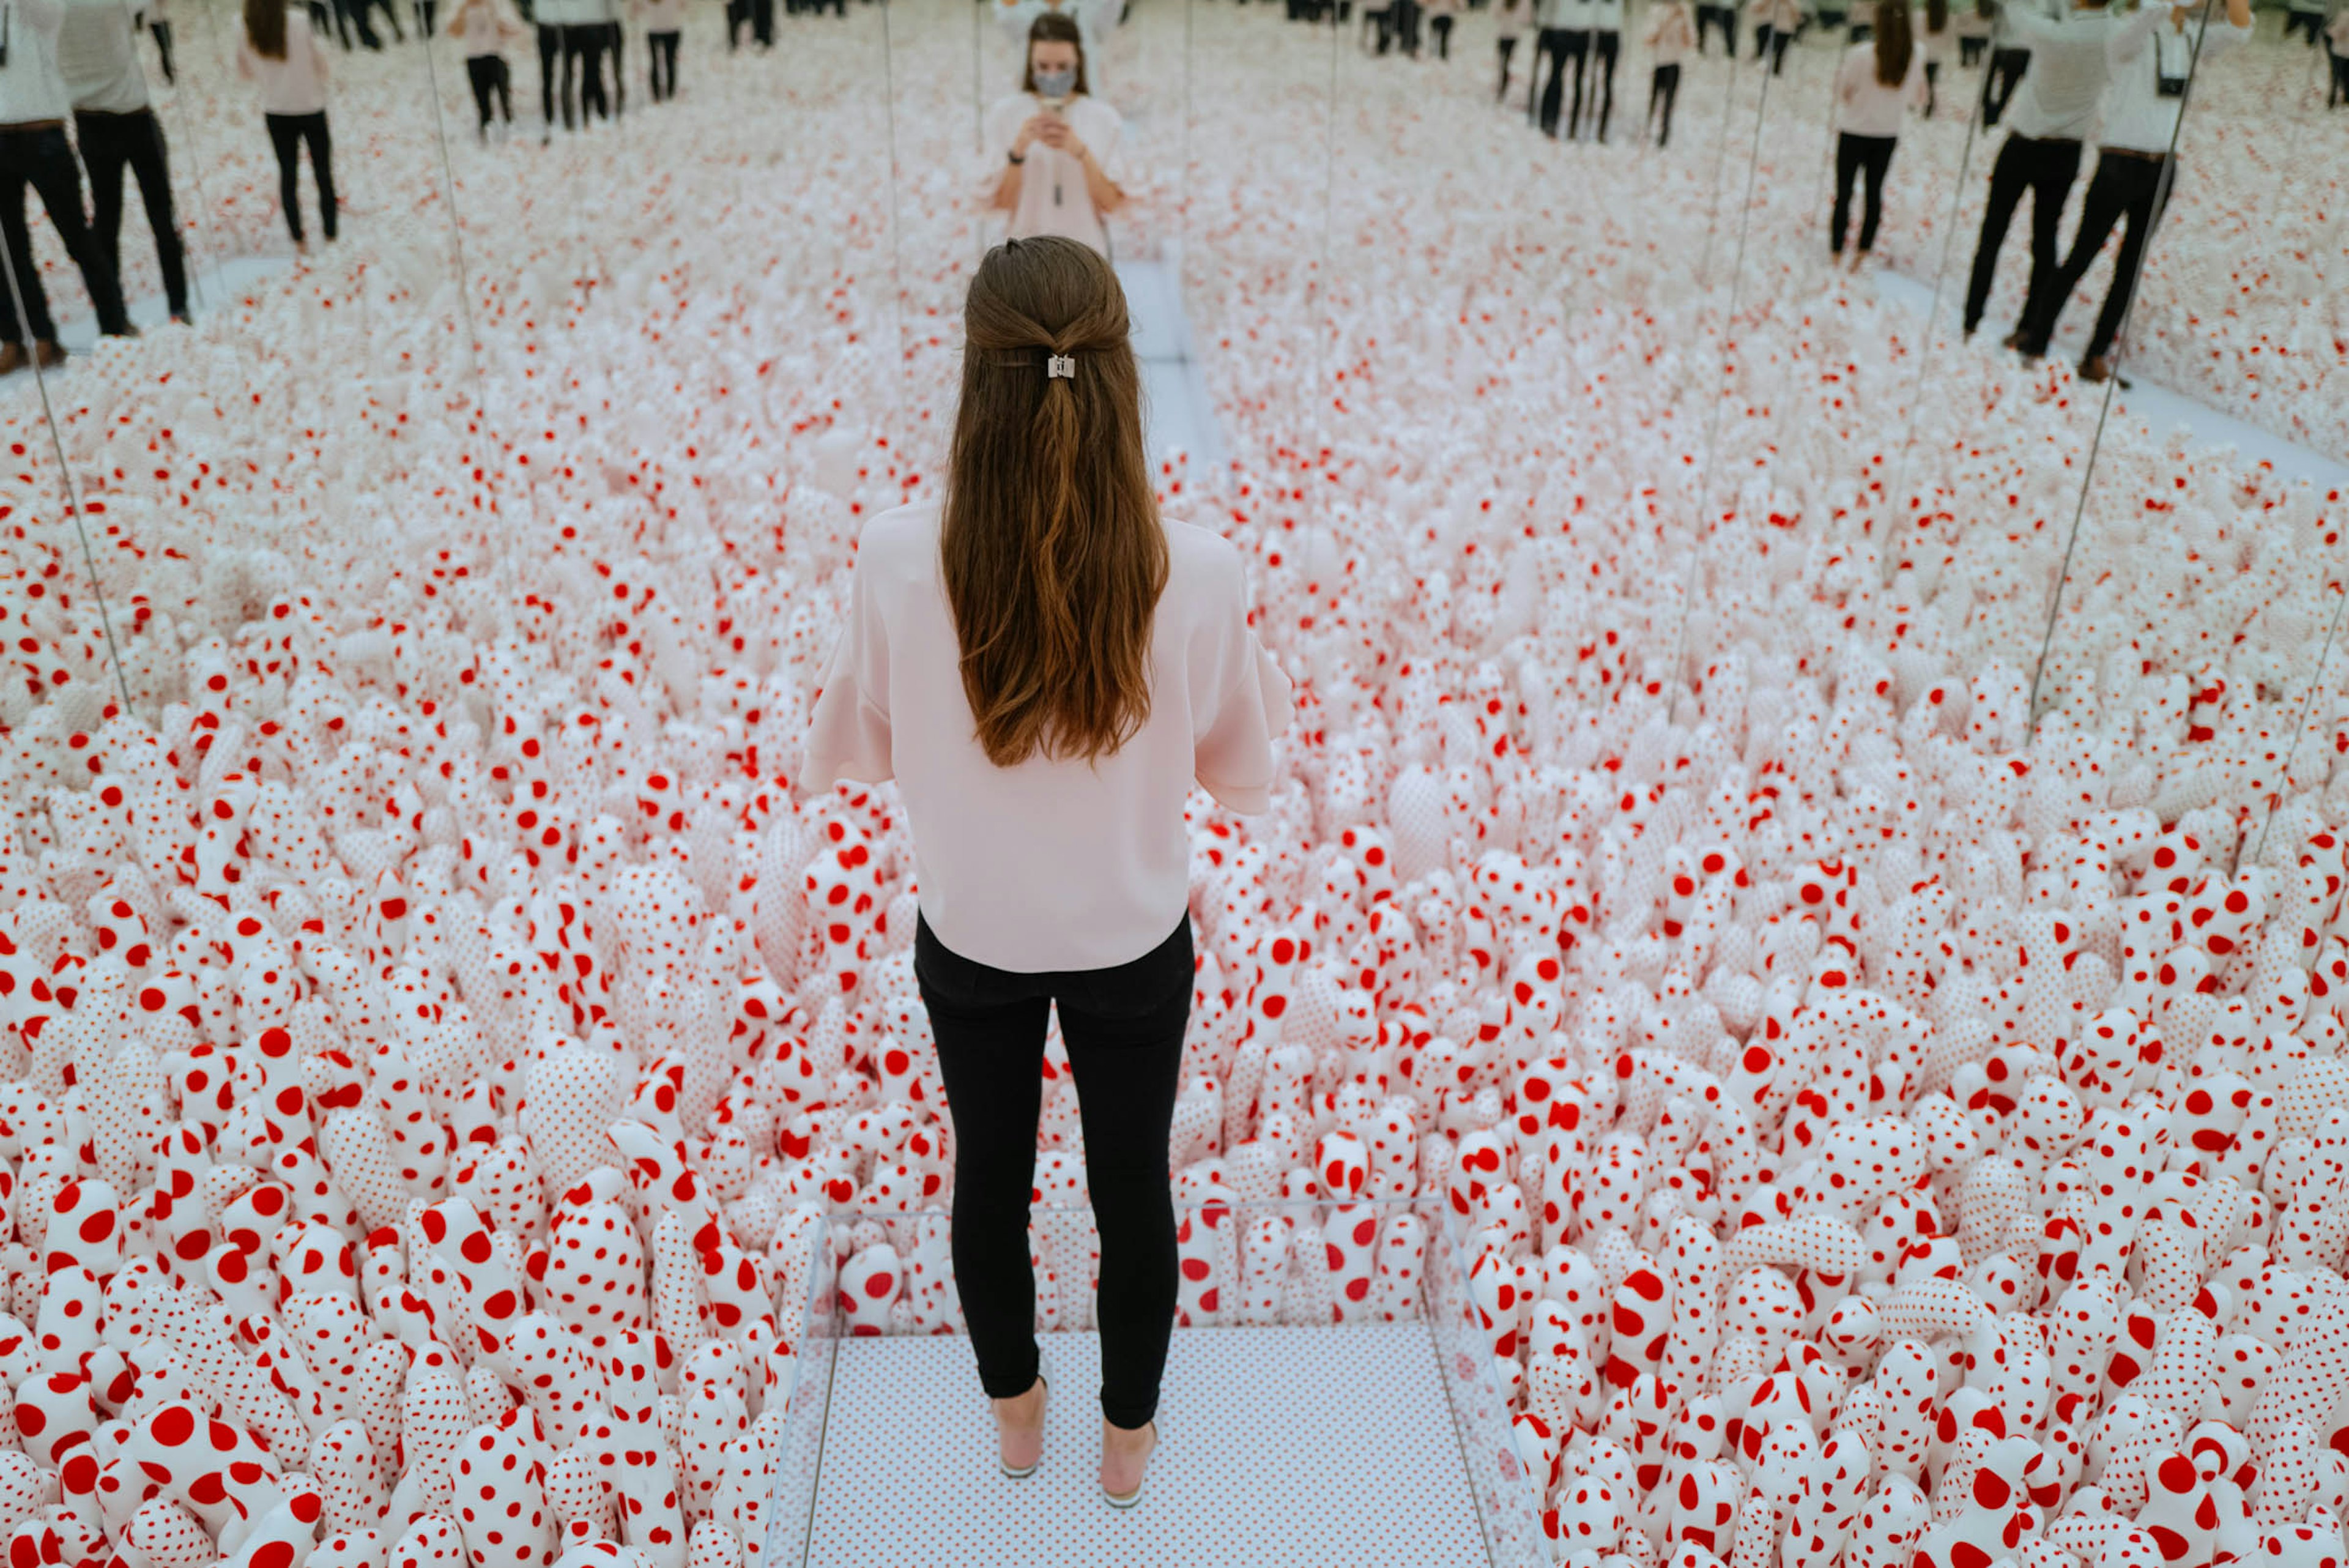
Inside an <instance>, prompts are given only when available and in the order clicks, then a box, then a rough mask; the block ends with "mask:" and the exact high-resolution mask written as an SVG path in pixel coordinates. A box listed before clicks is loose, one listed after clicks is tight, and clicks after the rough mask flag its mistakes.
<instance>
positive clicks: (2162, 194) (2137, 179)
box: [2023, 147, 2178, 359]
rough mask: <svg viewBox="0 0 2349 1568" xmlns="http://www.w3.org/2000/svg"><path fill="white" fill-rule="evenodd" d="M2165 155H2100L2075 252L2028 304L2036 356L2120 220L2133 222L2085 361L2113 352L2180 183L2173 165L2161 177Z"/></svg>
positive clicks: (2029, 340)
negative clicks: (2150, 244)
mask: <svg viewBox="0 0 2349 1568" xmlns="http://www.w3.org/2000/svg"><path fill="white" fill-rule="evenodd" d="M2165 161H2166V160H2164V159H2160V158H2155V157H2149V156H2146V155H2143V154H2139V153H2134V152H2127V151H2120V150H2118V149H2116V148H2111V147H2107V148H2105V149H2104V150H2103V151H2100V152H2098V153H2097V154H2096V172H2095V175H2094V177H2092V178H2091V179H2090V180H2089V181H2088V193H2087V195H2086V197H2085V198H2084V199H2083V201H2082V202H2081V206H2080V227H2079V229H2078V231H2077V232H2076V233H2075V234H2073V236H2072V254H2070V255H2068V256H2066V257H2064V265H2062V266H2061V267H2059V268H2057V269H2056V271H2055V274H2054V277H2053V278H2051V279H2050V280H2049V281H2048V284H2047V289H2046V292H2045V293H2044V295H2041V296H2038V297H2037V298H2035V299H2033V301H2032V302H2031V304H2030V306H2028V307H2027V309H2028V314H2029V320H2028V321H2027V323H2026V324H2025V326H2024V327H2023V343H2024V347H2025V348H2029V349H2030V350H2031V352H2033V353H2034V354H2044V353H2045V352H2046V351H2047V340H2048V339H2049V338H2051V337H2054V336H2055V323H2056V321H2057V320H2058V319H2060V318H2061V317H2062V316H2063V314H2064V306H2065V305H2066V304H2068V303H2069V302H2070V300H2071V298H2072V291H2073V290H2074V289H2075V288H2077V287H2079V286H2080V280H2081V279H2082V278H2084V277H2085V276H2087V275H2088V269H2089V268H2090V267H2092V266H2094V265H2095V264H2096V253H2097V252H2098V251H2101V250H2103V249H2104V248H2105V241H2106V239H2108V238H2110V237H2111V235H2112V232H2113V229H2114V226H2115V225H2116V224H2120V223H2126V224H2127V225H2128V226H2127V228H2126V229H2124V230H2122V232H2121V254H2119V256H2118V257H2116V259H2115V260H2114V263H2113V283H2112V287H2111V288H2109V289H2107V290H2106V293H2105V306H2104V308H2103V309H2102V310H2100V311H2098V312H2097V313H2096V329H2095V334H2094V335H2093V336H2092V337H2089V339H2088V351H2087V352H2086V353H2085V354H2083V355H2082V356H2081V358H2084V359H2101V358H2105V357H2106V355H2108V354H2110V353H2111V352H2112V351H2113V342H2114V340H2115V339H2116V338H2117V337H2119V336H2120V331H2121V322H2122V321H2123V320H2124V319H2125V318H2126V317H2127V315H2128V307H2129V300H2130V298H2131V297H2132V296H2134V295H2135V294H2136V292H2137V269H2138V267H2139V266H2140V265H2142V264H2143V263H2144V261H2145V246H2146V242H2147V240H2149V239H2151V238H2152V237H2153V231H2154V228H2155V226H2156V225H2157V224H2158V223H2160V222H2161V208H2162V203H2163V202H2166V201H2168V194H2169V186H2170V185H2171V184H2174V183H2176V182H2177V178H2178V175H2177V171H2176V169H2175V167H2174V166H2173V167H2172V169H2171V171H2170V177H2169V180H2168V182H2164V181H2163V179H2162V177H2161V172H2162V165H2163V163H2164V162H2165Z"/></svg>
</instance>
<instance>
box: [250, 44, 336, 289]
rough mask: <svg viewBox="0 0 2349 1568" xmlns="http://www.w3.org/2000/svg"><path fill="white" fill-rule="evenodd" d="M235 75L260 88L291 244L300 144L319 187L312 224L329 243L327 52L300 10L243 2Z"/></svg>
mask: <svg viewBox="0 0 2349 1568" xmlns="http://www.w3.org/2000/svg"><path fill="white" fill-rule="evenodd" d="M236 74H237V75H239V76H241V77H243V78H245V79H246V80H247V81H251V82H258V83H259V84H260V86H261V109H262V118H263V119H264V120H266V121H267V122H268V125H269V145H270V147H271V148H272V149H273V150H274V151H275V152H276V154H277V199H278V202H279V203H280V204H281V205H283V206H284V207H285V228H286V232H287V233H289V234H292V235H293V236H294V248H295V249H296V250H298V251H302V252H304V253H305V254H306V253H307V252H308V250H309V248H310V246H309V242H308V240H306V239H305V237H304V236H303V233H302V192H301V189H300V187H299V184H298V183H297V181H296V176H297V175H299V174H300V172H301V167H302V149H303V148H304V147H307V148H308V149H309V150H310V175H311V178H312V179H314V180H315V181H316V182H317V186H318V227H319V228H320V229H321V230H323V231H324V232H325V234H326V240H327V243H328V244H332V243H333V242H334V238H335V231H336V221H335V220H336V208H335V159H334V145H333V143H332V142H331V141H330V140H328V138H327V135H326V46H325V45H323V44H321V43H319V42H318V36H317V35H316V33H313V32H312V31H311V30H310V16H309V14H308V13H307V12H306V11H290V10H288V9H286V6H285V0H244V35H243V37H242V38H240V39H239V40H238V42H237V48H236Z"/></svg>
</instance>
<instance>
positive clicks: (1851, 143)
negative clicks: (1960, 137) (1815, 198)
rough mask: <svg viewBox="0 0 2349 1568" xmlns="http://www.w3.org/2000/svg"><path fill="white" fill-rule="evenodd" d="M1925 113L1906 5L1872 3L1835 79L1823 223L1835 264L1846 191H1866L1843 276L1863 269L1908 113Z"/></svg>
mask: <svg viewBox="0 0 2349 1568" xmlns="http://www.w3.org/2000/svg"><path fill="white" fill-rule="evenodd" d="M1924 107H1925V52H1924V51H1923V50H1922V49H1920V48H1919V47H1917V42H1916V39H1915V38H1914V37H1913V36H1911V34H1910V30H1909V0H1876V12H1875V15H1874V16H1872V17H1870V19H1869V33H1868V38H1867V40H1866V41H1865V42H1862V43H1857V44H1854V45H1852V46H1851V47H1850V48H1848V49H1847V50H1845V51H1844V57H1843V67H1842V68H1841V69H1840V70H1838V71H1837V73H1836V120H1837V128H1838V130H1837V138H1836V195H1835V211H1834V213H1832V214H1831V215H1830V216H1829V218H1828V220H1827V252H1828V254H1830V255H1833V256H1835V257H1836V258H1837V260H1841V259H1842V256H1843V245H1844V239H1845V236H1846V235H1847V234H1849V233H1850V230H1851V188H1852V186H1853V184H1854V183H1855V182H1857V181H1860V180H1861V179H1862V178H1863V177H1864V179H1865V183H1866V186H1867V195H1866V199H1865V205H1864V208H1863V211H1862V213H1861V214H1860V220H1859V246H1858V248H1857V250H1855V251H1853V252H1852V256H1851V270H1852V271H1854V272H1857V271H1858V270H1859V269H1860V267H1861V266H1862V265H1865V264H1866V263H1867V261H1868V253H1869V252H1870V251H1872V250H1874V249H1875V248H1876V229H1877V225H1878V223H1881V222H1882V221H1883V217H1884V176H1885V172H1886V171H1887V170H1889V169H1890V168H1891V166H1892V151H1893V149H1894V148H1895V147H1897V146H1899V141H1900V127H1901V124H1902V122H1903V121H1904V120H1905V119H1907V117H1908V112H1909V110H1910V109H1922V108H1924Z"/></svg>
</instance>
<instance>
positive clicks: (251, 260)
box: [57, 220, 294, 354]
mask: <svg viewBox="0 0 2349 1568" xmlns="http://www.w3.org/2000/svg"><path fill="white" fill-rule="evenodd" d="M125 222H126V223H129V220H125ZM292 265H294V258H293V257H292V256H290V255H275V256H238V257H236V258H235V259H234V260H232V261H226V262H222V264H221V265H219V266H217V267H205V268H200V269H198V270H196V271H194V272H191V273H190V274H189V277H188V306H189V308H190V310H191V311H192V312H193V313H194V314H195V315H197V316H202V315H203V313H204V312H205V311H207V310H217V309H219V308H221V307H222V304H223V303H224V302H225V301H226V300H227V299H228V298H229V297H230V296H233V295H235V294H237V293H238V292H240V291H242V290H243V289H246V288H250V287H251V286H253V285H254V282H255V281H256V280H258V279H260V278H264V277H266V276H268V275H270V274H271V273H274V272H284V271H285V269H286V268H287V267H290V266H292ZM124 308H125V309H127V310H129V313H130V324H131V325H132V326H134V327H138V328H139V330H140V331H141V332H145V331H149V330H150V329H151V328H154V327H160V326H162V325H163V324H164V323H166V322H168V321H170V320H171V305H170V303H169V302H168V301H166V300H165V299H164V297H163V296H161V295H160V294H152V295H149V296H147V297H146V298H144V299H133V300H128V301H126V302H125V304H124ZM57 341H58V342H60V343H62V344H64V345H65V346H66V349H67V352H68V353H73V354H87V353H88V352H89V351H90V350H91V349H92V348H97V347H98V321H97V318H96V317H88V316H82V317H69V318H61V319H60V320H59V321H58V322H57Z"/></svg>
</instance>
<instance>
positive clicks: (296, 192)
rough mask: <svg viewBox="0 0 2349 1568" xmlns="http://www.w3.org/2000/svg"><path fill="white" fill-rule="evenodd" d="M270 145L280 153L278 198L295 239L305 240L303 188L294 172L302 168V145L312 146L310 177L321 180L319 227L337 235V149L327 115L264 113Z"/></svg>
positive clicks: (319, 188) (287, 224)
mask: <svg viewBox="0 0 2349 1568" xmlns="http://www.w3.org/2000/svg"><path fill="white" fill-rule="evenodd" d="M262 118H263V119H265V120H267V121H268V122H269V145H270V147H271V149H272V150H273V151H275V152H276V154H277V200H278V202H279V203H280V204H282V205H283V206H284V207H285V227H286V230H287V232H289V233H290V234H293V236H294V243H295V244H301V243H302V192H301V189H300V186H299V184H298V183H297V182H296V179H295V176H297V175H298V174H300V173H301V171H302V146H303V144H304V143H305V142H306V143H307V144H308V145H309V148H310V177H311V178H312V179H314V180H316V182H318V227H319V228H320V229H322V230H324V231H325V232H326V237H327V238H328V239H330V240H331V239H333V238H334V237H335V149H334V144H333V142H332V141H331V140H328V138H327V136H326V111H325V110H323V109H321V110H320V111H319V112H318V113H316V114H265V115H263V116H262Z"/></svg>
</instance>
